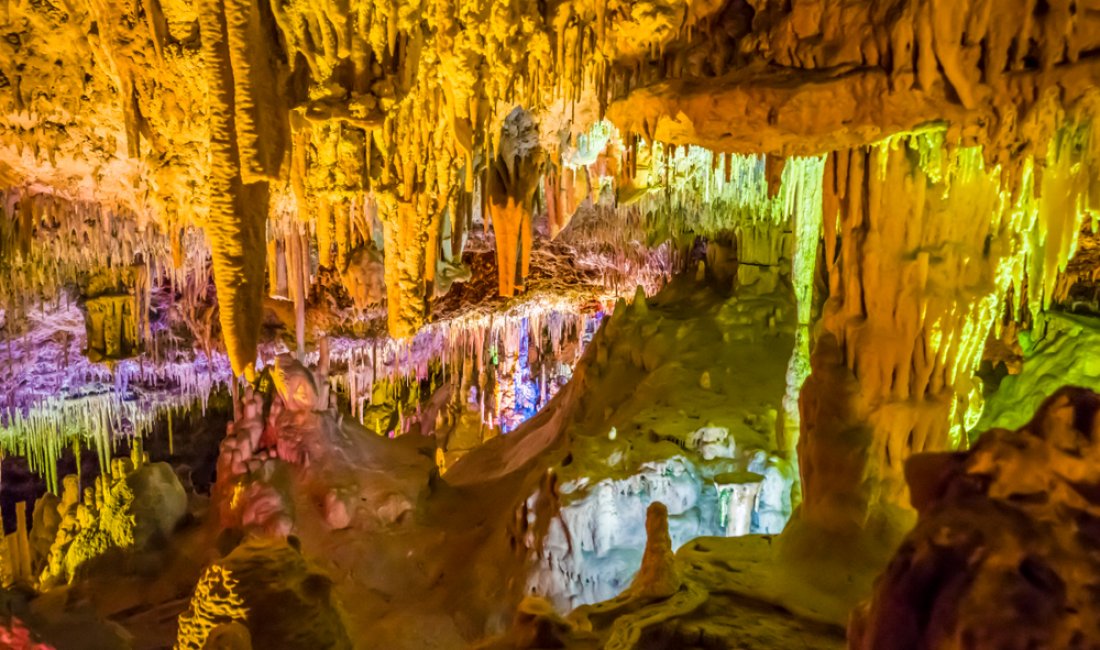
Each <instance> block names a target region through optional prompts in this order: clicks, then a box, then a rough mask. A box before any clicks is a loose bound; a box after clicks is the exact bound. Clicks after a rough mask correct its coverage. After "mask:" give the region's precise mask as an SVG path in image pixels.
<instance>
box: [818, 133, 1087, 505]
mask: <svg viewBox="0 0 1100 650" xmlns="http://www.w3.org/2000/svg"><path fill="white" fill-rule="evenodd" d="M1058 133H1059V136H1058V137H1056V138H1055V139H1054V140H1053V141H1052V142H1051V145H1050V148H1049V150H1048V151H1047V153H1046V157H1045V158H1043V159H1036V160H1029V161H1026V163H1025V164H1024V165H1022V166H1021V168H1020V174H1021V175H1020V176H1019V177H1013V175H1012V174H1010V173H1005V172H1004V170H1002V169H1000V168H990V167H989V166H988V165H987V163H986V162H985V158H984V157H983V153H982V150H981V149H980V148H978V147H963V146H952V144H951V143H950V142H945V140H944V138H943V135H942V133H938V132H926V133H917V134H912V135H906V136H899V137H897V138H892V139H890V140H887V141H885V142H882V143H879V144H877V145H874V146H871V147H867V148H863V149H858V150H853V151H843V152H837V153H834V154H831V155H830V156H829V157H828V160H827V162H826V169H825V177H824V199H823V201H824V220H823V226H824V249H823V250H824V268H825V275H826V277H827V279H828V284H829V288H828V300H827V302H826V304H825V307H824V312H823V315H822V322H821V325H820V327H819V332H820V333H819V336H818V339H817V347H816V350H815V353H814V364H813V369H814V375H813V376H812V377H811V378H810V380H809V381H808V382H807V384H806V387H805V388H804V390H803V396H802V407H803V415H806V413H807V410H808V411H809V412H811V413H817V412H818V410H819V409H825V410H827V412H828V413H829V414H830V415H828V416H827V417H826V416H822V415H821V414H820V413H818V415H817V416H815V417H817V420H818V422H817V423H816V425H815V429H814V431H815V433H814V435H813V436H812V437H808V436H803V440H802V443H801V444H800V447H799V455H800V457H802V459H803V479H804V481H806V490H805V494H806V496H807V502H806V504H805V506H804V509H805V512H806V513H807V516H809V517H811V518H814V517H816V518H818V519H819V520H820V521H833V522H835V521H847V520H850V519H852V518H855V519H857V520H862V518H863V517H865V516H866V512H867V511H866V509H863V510H860V509H859V508H854V509H853V506H854V505H856V504H858V503H860V502H865V503H866V504H872V505H873V504H874V503H879V504H883V503H885V504H892V505H897V506H903V505H904V504H905V503H906V498H907V493H906V487H905V482H904V478H903V465H904V462H905V459H906V458H908V457H909V456H910V455H911V454H913V453H919V452H922V451H931V450H943V449H952V448H957V447H958V446H960V445H962V444H965V440H964V435H963V433H964V432H965V430H967V429H968V428H970V427H972V426H973V425H974V423H975V422H976V420H977V418H978V416H979V415H980V413H981V387H980V383H979V382H978V380H977V379H975V378H974V377H973V373H974V371H975V370H976V369H977V366H978V364H979V362H980V360H981V354H982V349H983V346H984V344H985V341H986V339H987V336H988V334H989V332H990V330H991V329H992V328H993V327H994V325H995V323H997V322H998V321H999V320H1000V318H1001V317H1002V315H1003V314H1004V313H1005V311H1006V308H1007V305H1006V299H1007V297H1008V296H1009V295H1013V294H1014V295H1016V296H1019V291H1020V287H1023V286H1025V285H1026V286H1027V287H1028V293H1029V295H1028V303H1029V304H1030V305H1031V308H1033V309H1035V310H1038V309H1041V308H1042V307H1043V304H1044V300H1045V298H1044V295H1045V294H1046V291H1048V289H1047V288H1048V287H1051V286H1053V283H1054V281H1055V279H1056V277H1057V275H1058V272H1059V269H1060V268H1064V266H1065V264H1066V262H1067V260H1068V259H1069V257H1070V256H1071V255H1072V254H1073V251H1074V240H1075V238H1076V236H1077V233H1078V232H1079V231H1080V229H1081V225H1082V223H1083V221H1084V220H1085V219H1086V218H1087V217H1088V215H1089V214H1090V208H1089V206H1090V205H1091V204H1092V202H1093V201H1094V198H1093V197H1092V196H1091V189H1090V187H1089V183H1088V182H1087V179H1088V178H1090V177H1094V176H1095V174H1096V172H1095V171H1094V170H1093V169H1092V165H1093V163H1092V161H1093V160H1094V159H1095V157H1094V155H1093V153H1092V148H1093V147H1092V141H1091V139H1090V136H1089V134H1088V130H1087V129H1086V130H1079V129H1078V128H1077V127H1076V126H1074V125H1063V126H1062V127H1061V128H1060V129H1059V130H1058ZM1039 169H1042V170H1043V173H1042V174H1039V173H1038V170H1039ZM1010 289H1015V291H1010ZM847 381H854V382H858V386H859V395H860V396H861V399H860V400H858V401H851V400H849V398H847V397H843V395H848V394H849V393H848V392H847V391H851V390H854V388H852V387H848V388H845V387H844V386H845V383H844V382H847ZM822 412H823V413H824V412H825V411H822ZM822 417H824V418H825V419H824V420H822ZM846 418H848V419H846ZM849 419H850V420H849ZM837 421H843V422H848V421H850V422H852V423H858V424H852V425H851V426H853V427H855V429H853V430H856V429H858V430H859V431H866V435H867V436H868V438H867V444H868V445H869V452H868V453H869V457H870V459H869V461H867V462H864V461H859V462H857V463H856V464H855V465H854V466H852V467H840V466H839V465H837V460H836V457H835V452H834V451H833V449H834V448H835V445H837V444H846V445H850V444H854V443H853V440H855V439H856V438H853V437H852V436H851V435H849V433H843V434H842V433H841V432H840V429H837V431H833V430H832V429H831V428H829V425H830V423H832V424H834V425H835V424H836V422H837ZM834 434H835V436H848V437H847V438H844V439H845V440H848V442H844V443H841V441H840V439H839V438H838V439H836V440H834V439H833V437H831V436H834ZM845 462H848V461H845ZM839 476H845V477H850V478H838V477H839ZM868 485H870V486H874V488H873V489H872V490H870V491H868V489H867V487H866V486H868ZM831 495H847V496H836V497H834V496H831ZM851 495H861V496H860V497H859V499H852V498H851ZM861 500H862V501H861Z"/></svg>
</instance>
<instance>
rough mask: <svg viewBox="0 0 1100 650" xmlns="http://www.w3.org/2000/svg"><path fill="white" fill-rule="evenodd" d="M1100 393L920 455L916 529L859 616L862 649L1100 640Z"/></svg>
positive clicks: (1075, 394)
mask: <svg viewBox="0 0 1100 650" xmlns="http://www.w3.org/2000/svg"><path fill="white" fill-rule="evenodd" d="M1098 414H1100V395H1098V394H1096V393H1093V392H1092V391H1089V390H1086V389H1080V388H1064V389H1061V390H1059V391H1058V392H1056V393H1055V394H1054V395H1052V396H1051V397H1050V398H1049V399H1047V400H1046V401H1045V402H1044V403H1043V404H1042V406H1041V407H1040V408H1039V410H1038V412H1037V413H1036V414H1035V417H1034V418H1033V419H1032V420H1031V422H1030V423H1028V424H1027V425H1025V426H1024V427H1022V428H1020V429H1018V430H1016V431H1008V430H1004V429H993V430H991V431H987V432H986V433H984V434H983V435H982V436H981V437H980V438H979V439H978V441H977V442H976V443H975V444H974V447H973V448H972V449H971V450H970V451H968V452H965V453H958V454H932V455H918V456H914V457H913V458H912V459H911V460H910V461H909V463H908V465H907V468H906V474H907V478H908V481H909V483H910V489H911V493H912V499H913V505H914V506H916V508H917V509H918V511H919V512H920V519H919V521H918V523H917V526H916V528H915V529H914V530H913V532H912V533H910V534H909V536H908V537H907V538H906V539H905V541H904V542H903V543H902V545H901V548H900V549H899V550H898V552H897V555H896V556H895V557H894V559H893V560H892V561H891V563H890V565H889V566H888V567H887V569H886V572H885V573H884V574H883V575H882V577H881V578H879V580H878V583H877V585H876V587H875V594H874V597H873V598H872V600H871V602H870V604H869V605H868V606H867V607H865V608H864V609H863V610H862V611H860V612H857V613H856V614H855V615H854V616H853V620H852V623H851V625H850V628H849V637H850V641H849V645H850V647H852V648H860V649H871V648H874V649H875V650H890V649H893V648H899V649H900V648H1027V647H1032V648H1033V647H1047V648H1071V647H1092V646H1095V645H1097V644H1098V643H1100V632H1098V630H1097V628H1096V625H1095V620H1096V616H1097V611H1098V609H1100V602H1098V601H1097V596H1096V585H1097V584H1098V581H1100V563H1098V562H1097V559H1096V557H1095V552H1094V551H1095V548H1096V546H1097V544H1098V543H1100V538H1098V535H1100V533H1098V527H1097V522H1100V492H1098V491H1097V476H1096V472H1095V468H1096V466H1097V463H1098V462H1100V446H1098V441H1100V419H1098V417H1097V416H1098Z"/></svg>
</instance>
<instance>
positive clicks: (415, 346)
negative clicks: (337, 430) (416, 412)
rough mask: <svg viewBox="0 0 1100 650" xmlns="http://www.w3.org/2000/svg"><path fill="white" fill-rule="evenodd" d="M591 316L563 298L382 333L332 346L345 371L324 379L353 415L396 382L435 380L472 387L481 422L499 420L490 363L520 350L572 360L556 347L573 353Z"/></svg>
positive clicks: (494, 365)
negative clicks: (415, 330)
mask: <svg viewBox="0 0 1100 650" xmlns="http://www.w3.org/2000/svg"><path fill="white" fill-rule="evenodd" d="M594 318H596V316H595V315H594V314H585V313H580V312H578V311H577V310H576V306H575V305H572V304H568V303H563V304H561V305H557V306H549V307H548V306H537V307H535V308H532V309H521V310H516V311H515V312H514V313H507V314H504V315H496V316H493V317H489V316H475V317H473V318H469V319H464V320H460V321H445V322H442V323H439V324H433V325H430V326H428V328H426V329H424V330H422V331H421V332H420V333H419V334H418V335H417V336H416V337H415V338H413V339H411V340H399V339H387V340H385V341H378V342H375V344H374V345H369V346H362V345H359V346H349V347H346V348H342V349H337V350H334V351H333V353H332V355H331V359H332V361H333V363H334V364H339V365H346V367H347V370H346V372H342V373H333V374H332V375H331V376H330V382H331V383H332V384H333V387H334V388H336V389H337V390H341V391H343V392H344V393H345V394H346V395H347V396H348V400H349V402H350V406H351V412H352V415H353V416H356V417H359V418H363V416H364V413H365V409H366V407H367V406H368V405H370V404H371V403H372V400H374V399H375V398H376V397H379V396H382V397H385V396H390V395H392V394H393V392H394V391H395V390H396V389H397V388H398V387H400V386H404V385H410V384H419V382H421V381H428V380H439V381H451V382H453V383H455V384H456V386H457V387H459V388H461V389H466V390H468V389H469V388H471V387H473V388H476V389H477V391H476V392H477V397H478V400H479V404H480V407H481V409H482V418H483V420H484V421H486V422H493V421H498V420H499V410H500V409H499V404H496V403H495V402H493V401H491V400H490V399H488V398H489V397H490V391H488V390H486V388H487V385H488V383H492V382H495V381H496V376H495V373H496V370H497V368H498V367H499V366H502V365H504V364H505V362H506V361H508V360H511V361H512V363H515V360H516V358H517V357H518V356H519V355H520V354H521V350H522V353H523V354H527V355H528V357H529V358H531V357H535V358H543V357H546V358H554V359H561V361H562V363H566V364H570V365H571V364H572V363H575V361H576V358H563V350H565V349H567V348H568V349H569V350H571V351H572V353H573V354H574V355H579V354H580V351H581V350H582V349H583V339H584V337H585V333H586V332H587V331H588V330H589V329H590V324H591V322H592V320H593V319H594ZM509 379H510V377H509ZM379 387H381V388H382V390H381V392H379ZM365 424H366V425H368V426H372V425H375V423H373V422H365ZM375 428H378V427H377V426H376V427H375ZM379 433H385V432H384V431H379Z"/></svg>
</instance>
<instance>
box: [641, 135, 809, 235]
mask: <svg viewBox="0 0 1100 650" xmlns="http://www.w3.org/2000/svg"><path fill="white" fill-rule="evenodd" d="M628 141H629V142H632V144H631V146H630V147H629V148H628V149H627V151H626V152H625V153H624V156H625V157H626V174H627V178H626V183H627V186H626V192H627V193H629V195H630V196H629V198H630V199H631V200H628V201H625V202H624V203H623V206H624V207H626V208H628V209H638V210H640V211H641V212H642V213H643V214H645V215H647V217H648V220H649V223H650V227H651V228H652V229H655V230H656V229H661V230H665V231H667V232H669V233H670V234H678V233H681V232H693V233H695V234H697V235H703V236H707V235H715V234H719V233H724V232H731V231H735V230H736V229H737V228H738V227H739V226H743V225H745V224H754V223H762V224H771V225H775V226H779V227H782V226H786V225H788V224H789V223H790V219H791V218H792V217H796V216H797V215H805V218H804V219H798V220H797V221H798V222H799V223H805V224H812V222H813V221H816V220H817V219H815V216H816V215H819V214H820V205H819V204H820V186H821V174H822V169H823V166H824V157H822V156H817V157H795V158H789V159H784V158H782V157H776V156H763V155H742V154H723V153H715V152H713V151H710V150H708V149H704V148H701V147H695V146H688V147H676V146H668V145H663V144H661V143H652V144H651V145H646V144H645V143H642V142H640V141H638V140H636V139H630V138H628ZM621 193H622V192H621ZM810 227H811V228H812V225H811V226H810Z"/></svg>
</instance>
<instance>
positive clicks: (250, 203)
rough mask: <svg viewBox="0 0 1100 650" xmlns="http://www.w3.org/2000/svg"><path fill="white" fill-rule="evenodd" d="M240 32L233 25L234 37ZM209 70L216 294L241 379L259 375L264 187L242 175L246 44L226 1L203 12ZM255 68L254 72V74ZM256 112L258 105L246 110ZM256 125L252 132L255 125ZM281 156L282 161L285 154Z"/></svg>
mask: <svg viewBox="0 0 1100 650" xmlns="http://www.w3.org/2000/svg"><path fill="white" fill-rule="evenodd" d="M238 27H239V26H235V27H234V30H236V29H237V28H238ZM199 28H200V32H201V34H202V43H203V61H204V71H205V74H206V78H207V83H208V85H209V87H210V92H211V97H212V102H211V108H210V151H211V173H210V216H209V218H208V220H207V224H206V234H207V238H208V239H209V241H210V250H211V256H212V258H213V262H214V282H215V284H216V285H217V288H218V301H219V305H220V309H219V319H220V321H221V325H222V333H223V336H224V338H225V346H226V349H227V350H228V352H229V359H230V362H231V364H232V366H233V372H234V373H235V374H238V375H240V374H245V375H248V376H251V375H252V374H253V373H254V372H255V361H256V345H257V343H258V341H259V334H260V332H259V330H260V314H261V305H262V299H263V291H264V271H265V267H266V262H265V259H264V257H265V255H266V252H267V247H266V245H265V229H266V225H265V221H266V219H267V205H268V186H267V183H266V182H263V181H260V182H254V183H246V182H244V179H243V178H242V175H241V153H240V148H239V144H238V140H237V131H236V117H235V111H236V110H237V109H236V108H235V106H236V104H235V94H236V92H237V85H236V84H237V83H240V82H241V80H238V79H235V78H234V77H233V74H232V67H231V57H233V58H242V59H243V58H246V57H247V55H246V54H245V53H244V52H242V51H241V47H243V45H242V43H240V42H235V41H234V40H233V39H234V37H235V36H236V33H235V31H234V33H232V34H230V35H229V36H228V37H227V29H228V28H227V16H226V12H225V11H224V3H223V2H222V1H221V0H206V2H205V3H204V4H203V5H202V7H201V10H200V11H199ZM250 69H251V68H250ZM240 109H241V110H242V112H250V111H251V109H252V104H251V103H249V104H246V105H244V106H241V107H240ZM249 126H251V125H249ZM279 153H280V156H281V152H279Z"/></svg>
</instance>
